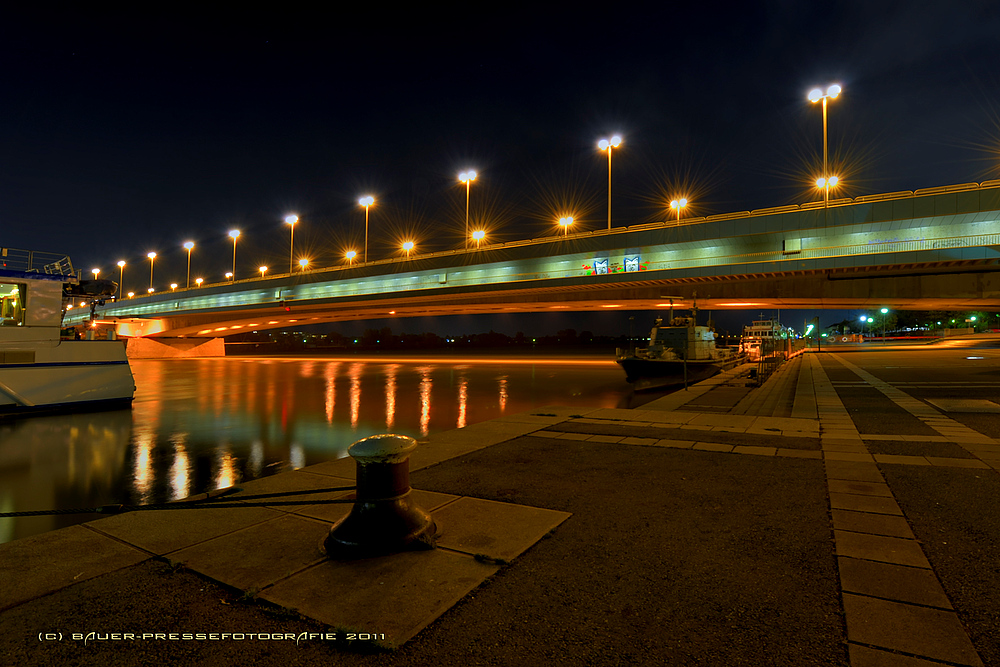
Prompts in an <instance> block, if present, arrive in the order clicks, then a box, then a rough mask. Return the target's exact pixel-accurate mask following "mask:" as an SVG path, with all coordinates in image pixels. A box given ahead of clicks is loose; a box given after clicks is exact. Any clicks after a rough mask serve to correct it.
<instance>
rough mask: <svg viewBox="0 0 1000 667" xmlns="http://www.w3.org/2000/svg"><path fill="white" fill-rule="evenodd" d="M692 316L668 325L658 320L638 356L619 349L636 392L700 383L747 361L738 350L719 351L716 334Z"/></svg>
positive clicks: (673, 319) (695, 311)
mask: <svg viewBox="0 0 1000 667" xmlns="http://www.w3.org/2000/svg"><path fill="white" fill-rule="evenodd" d="M691 310H692V317H673V309H671V319H670V322H669V324H668V325H667V326H663V320H662V319H660V318H657V319H656V321H655V322H654V323H653V328H652V330H650V332H649V345H647V346H646V347H645V348H638V349H636V350H635V352H634V353H627V352H626V351H624V350H618V353H617V355H616V359H615V361H617V362H618V364H619V365H620V366H621V367H622V369H623V370H624V371H625V380H626V381H628V382H631V383H633V384H634V385H635V388H636V389H652V388H654V387H663V386H669V385H677V384H682V383H692V382H700V381H701V380H704V379H707V378H710V377H712V376H713V375H715V374H716V373H718V372H720V371H723V370H727V369H729V368H733V367H734V366H736V365H737V364H739V363H741V362H742V361H743V358H744V357H743V355H742V354H740V352H739V350H737V349H736V348H717V347H716V346H715V332H714V331H713V330H712V329H711V328H710V327H707V326H702V325H699V324H697V322H696V319H697V316H698V309H697V307H695V308H692V309H691Z"/></svg>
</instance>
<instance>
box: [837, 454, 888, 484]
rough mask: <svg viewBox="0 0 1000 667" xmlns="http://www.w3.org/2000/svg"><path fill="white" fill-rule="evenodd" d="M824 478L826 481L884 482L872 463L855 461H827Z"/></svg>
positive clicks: (876, 467)
mask: <svg viewBox="0 0 1000 667" xmlns="http://www.w3.org/2000/svg"><path fill="white" fill-rule="evenodd" d="M825 465H826V477H827V479H850V480H855V481H859V482H880V483H881V482H884V481H885V480H884V479H882V473H881V472H879V469H878V466H877V465H875V464H874V463H862V462H857V461H831V460H830V459H827V460H826V461H825Z"/></svg>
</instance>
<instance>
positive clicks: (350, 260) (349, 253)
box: [344, 250, 358, 264]
mask: <svg viewBox="0 0 1000 667" xmlns="http://www.w3.org/2000/svg"><path fill="white" fill-rule="evenodd" d="M357 256H358V253H356V252H354V251H353V250H348V251H347V254H346V255H344V257H346V258H347V262H348V264H353V263H354V258H355V257H357Z"/></svg>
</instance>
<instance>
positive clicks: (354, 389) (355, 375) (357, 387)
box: [348, 364, 364, 431]
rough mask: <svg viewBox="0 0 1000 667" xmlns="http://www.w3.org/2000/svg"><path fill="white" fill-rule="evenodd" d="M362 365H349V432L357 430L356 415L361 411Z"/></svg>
mask: <svg viewBox="0 0 1000 667" xmlns="http://www.w3.org/2000/svg"><path fill="white" fill-rule="evenodd" d="M362 368H364V364H351V368H350V369H349V370H348V377H349V378H351V430H354V431H357V430H358V415H359V413H360V411H361V369H362Z"/></svg>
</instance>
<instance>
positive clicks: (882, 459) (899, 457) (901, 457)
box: [873, 454, 931, 466]
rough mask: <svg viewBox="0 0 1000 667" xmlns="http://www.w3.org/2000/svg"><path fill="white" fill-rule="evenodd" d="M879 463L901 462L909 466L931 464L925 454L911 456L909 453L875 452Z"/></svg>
mask: <svg viewBox="0 0 1000 667" xmlns="http://www.w3.org/2000/svg"><path fill="white" fill-rule="evenodd" d="M873 456H874V457H875V461H876V462H878V463H899V464H901V465H908V466H929V465H930V464H931V462H930V461H928V460H927V459H926V458H924V457H923V456H910V455H908V454H874V455H873Z"/></svg>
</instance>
